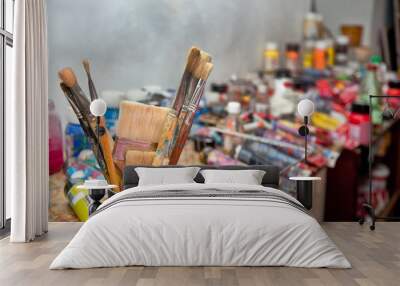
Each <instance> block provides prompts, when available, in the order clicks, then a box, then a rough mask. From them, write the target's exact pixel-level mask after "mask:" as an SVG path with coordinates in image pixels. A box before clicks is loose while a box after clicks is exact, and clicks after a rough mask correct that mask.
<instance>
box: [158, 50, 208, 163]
mask: <svg viewBox="0 0 400 286" xmlns="http://www.w3.org/2000/svg"><path fill="white" fill-rule="evenodd" d="M209 61H211V57H210V56H209V54H207V53H206V52H204V51H200V50H199V49H198V48H196V47H192V48H191V49H190V50H189V53H188V57H187V62H186V66H185V70H184V72H183V75H182V79H181V82H180V85H179V88H178V91H177V93H176V96H175V100H174V102H173V104H172V108H171V110H170V111H169V113H168V115H167V119H166V121H165V123H164V127H163V130H162V133H161V136H160V140H159V142H158V146H157V150H156V155H155V158H154V160H153V165H154V166H160V165H167V164H168V163H169V155H170V152H171V150H172V147H173V145H174V144H175V142H174V138H176V136H177V132H178V130H179V125H180V124H179V123H178V114H181V113H182V112H186V111H185V110H186V109H187V106H188V105H189V102H190V100H191V96H192V91H193V85H194V84H193V82H196V83H197V80H196V78H193V77H194V76H195V75H194V73H195V72H196V69H198V68H199V66H201V65H202V64H203V63H204V62H209ZM181 124H182V123H181Z"/></svg>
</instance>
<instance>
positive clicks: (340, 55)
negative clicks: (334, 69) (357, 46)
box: [335, 35, 349, 66]
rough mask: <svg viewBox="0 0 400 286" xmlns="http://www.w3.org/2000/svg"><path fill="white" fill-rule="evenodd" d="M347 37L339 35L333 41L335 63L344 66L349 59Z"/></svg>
mask: <svg viewBox="0 0 400 286" xmlns="http://www.w3.org/2000/svg"><path fill="white" fill-rule="evenodd" d="M348 53H349V38H347V37H346V36H344V35H340V36H338V37H337V38H336V43H335V65H337V66H346V65H347V62H348V60H349V55H348Z"/></svg>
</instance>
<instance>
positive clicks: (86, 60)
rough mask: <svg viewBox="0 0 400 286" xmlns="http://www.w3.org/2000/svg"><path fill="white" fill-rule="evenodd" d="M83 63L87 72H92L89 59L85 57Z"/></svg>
mask: <svg viewBox="0 0 400 286" xmlns="http://www.w3.org/2000/svg"><path fill="white" fill-rule="evenodd" d="M82 64H83V68H84V69H85V71H86V73H87V74H89V73H90V63H89V60H88V59H84V60H83V61H82Z"/></svg>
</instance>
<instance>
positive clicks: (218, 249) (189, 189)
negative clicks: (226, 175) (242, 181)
mask: <svg viewBox="0 0 400 286" xmlns="http://www.w3.org/2000/svg"><path fill="white" fill-rule="evenodd" d="M129 265H144V266H293V267H331V268H350V267H351V266H350V263H349V262H348V261H347V259H346V258H345V257H344V255H343V254H342V252H341V251H340V250H339V249H338V248H337V247H336V245H335V244H334V243H333V242H332V241H331V239H330V238H329V237H328V236H327V234H326V233H325V231H324V230H323V229H322V228H321V226H320V225H319V224H318V222H317V221H316V220H315V219H314V218H312V217H311V216H310V215H309V214H308V213H307V211H306V210H305V208H304V207H303V206H302V205H301V204H300V203H299V202H298V201H297V200H296V199H294V198H293V197H291V196H289V195H287V194H285V193H284V192H282V191H280V190H277V189H273V188H268V187H263V186H254V185H238V184H197V183H193V184H177V185H163V186H142V187H135V188H131V189H127V190H125V191H123V192H121V193H119V194H117V195H115V196H113V197H111V198H110V199H108V200H107V201H105V202H104V203H103V204H102V205H101V206H100V207H99V209H98V210H97V211H96V213H95V214H94V215H92V216H91V217H90V219H89V220H88V221H87V222H86V223H85V224H84V225H83V226H82V227H81V229H80V230H79V232H78V233H77V234H76V235H75V237H74V238H73V239H72V241H71V242H70V243H69V244H68V245H67V246H66V247H65V249H64V250H63V251H62V252H61V253H60V254H59V255H58V256H57V257H56V259H55V260H54V261H53V263H52V264H51V266H50V269H65V268H92V267H117V266H129Z"/></svg>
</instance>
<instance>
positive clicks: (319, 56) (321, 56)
mask: <svg viewBox="0 0 400 286" xmlns="http://www.w3.org/2000/svg"><path fill="white" fill-rule="evenodd" d="M313 59H314V69H316V70H324V69H325V68H326V43H325V41H317V42H316V43H315V48H314V52H313Z"/></svg>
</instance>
